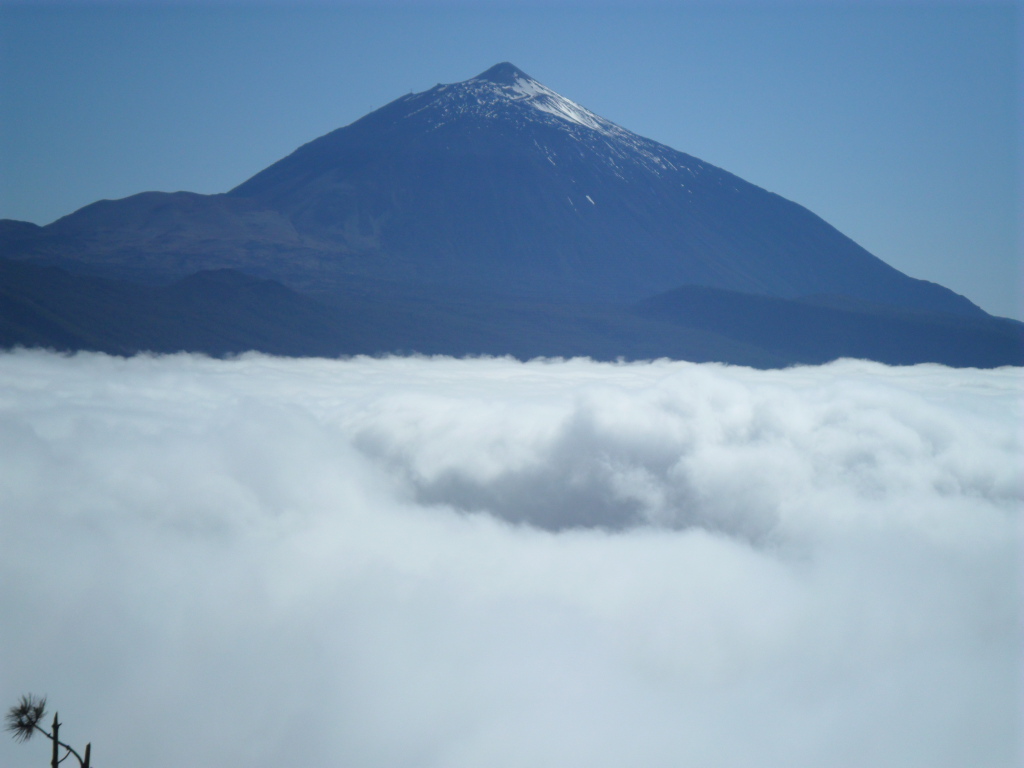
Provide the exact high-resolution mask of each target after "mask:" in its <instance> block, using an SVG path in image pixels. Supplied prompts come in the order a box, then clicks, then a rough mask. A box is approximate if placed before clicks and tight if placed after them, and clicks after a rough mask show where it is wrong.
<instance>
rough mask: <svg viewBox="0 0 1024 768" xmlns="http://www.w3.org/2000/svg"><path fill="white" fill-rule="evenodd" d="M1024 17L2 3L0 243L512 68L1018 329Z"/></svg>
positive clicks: (998, 11) (943, 10)
mask: <svg viewBox="0 0 1024 768" xmlns="http://www.w3.org/2000/svg"><path fill="white" fill-rule="evenodd" d="M1021 24H1022V21H1021V11H1020V7H1019V6H1018V5H1016V4H1014V3H1005V2H1004V3H974V2H946V3H927V2H895V3H894V2H890V3H878V2H867V3H857V4H854V3H849V2H826V1H824V0H821V1H819V2H800V3H794V2H773V1H772V0H763V1H762V2H726V3H710V2H676V3H669V2H661V3H657V2H642V1H641V2H631V3H625V2H598V3H581V2H557V0H556V2H547V3H537V2H500V1H499V0H492V1H489V2H488V1H486V0H479V1H478V2H471V1H469V0H466V1H464V2H445V3H441V2H436V1H431V0H420V1H419V2H412V1H407V2H383V3H368V2H362V3H355V2H340V1H336V2H329V1H321V2H306V1H303V0H293V1H292V2H287V1H285V0H277V1H276V2H274V1H273V0H271V1H270V2H261V3H247V2H243V1H242V0H233V1H230V0H224V1H223V2H207V3H191V2H136V3H127V2H121V3H97V2H81V1H80V2H66V3H12V2H0V104H2V105H3V106H2V109H0V115H2V116H0V217H2V218H16V219H24V220H28V221H34V222H36V223H39V224H45V223H49V222H50V221H53V220H54V219H56V218H58V217H60V216H63V215H65V214H67V213H70V212H72V211H73V210H75V209H77V208H79V207H81V206H83V205H86V204H88V203H90V202H93V201H94V200H97V199H101V198H118V197H124V196H126V195H130V194H133V193H136V192H141V191H144V190H153V189H155V190H164V191H174V190H179V189H185V190H191V191H196V192H206V193H213V192H223V191H226V190H228V189H230V188H232V187H234V186H236V185H237V184H239V183H241V182H242V181H244V180H245V179H246V178H248V177H249V176H251V175H253V174H254V173H256V172H257V171H259V170H261V169H262V168H264V167H266V166H267V165H269V164H270V163H272V162H273V161H275V160H277V159H279V158H281V157H282V156H284V155H286V154H288V153H289V152H291V151H292V150H293V149H295V148H296V147H297V146H299V145H300V144H302V143H305V142H306V141H309V140H311V139H313V138H316V137H317V136H320V135H322V134H324V133H326V132H328V131H330V130H332V129H334V128H337V127H340V126H342V125H345V124H347V123H350V122H352V121H353V120H356V119H358V118H359V117H361V116H362V115H364V114H366V113H367V112H369V111H371V110H373V109H374V108H377V107H380V106H383V105H384V104H385V103H387V102H388V101H391V100H392V99H394V98H397V97H398V96H401V95H403V94H405V93H408V92H410V91H421V90H425V89H427V88H429V87H431V86H433V85H434V84H436V83H438V82H455V81H458V80H464V79H466V78H469V77H472V76H473V75H476V74H477V73H479V72H481V71H483V70H484V69H486V68H487V67H489V66H490V65H492V64H494V63H496V62H498V61H505V60H507V61H512V62H513V63H515V64H516V65H517V66H519V67H520V68H521V69H523V70H524V71H526V72H527V73H529V74H530V75H532V76H533V77H535V78H536V79H538V80H540V81H541V82H543V83H545V84H546V85H548V86H550V87H552V88H554V89H555V90H556V91H558V92H560V93H562V94H563V95H565V96H567V97H569V98H571V99H573V100H575V101H578V102H580V103H582V104H584V105H585V106H587V107H589V108H590V109H592V110H593V111H595V112H597V113H598V114H601V115H602V116H604V117H607V118H609V119H611V120H613V121H615V122H617V123H619V124H620V125H622V126H623V127H625V128H628V129H630V130H633V131H635V132H637V133H640V134H642V135H644V136H648V137H650V138H653V139H656V140H658V141H661V142H663V143H665V144H668V145H670V146H672V147H674V148H676V149H679V150H681V151H684V152H688V153H690V154H692V155H696V156H697V157H699V158H701V159H703V160H705V161H707V162H710V163H713V164H715V165H718V166H720V167H722V168H725V169H726V170H728V171H731V172H733V173H736V174H737V175H739V176H741V177H743V178H745V179H747V180H748V181H751V182H753V183H755V184H758V185H760V186H762V187H764V188H766V189H769V190H771V191H773V192H777V193H779V194H781V195H783V196H785V197H787V198H790V199H792V200H794V201H796V202H798V203H801V204H802V205H804V206H806V207H807V208H809V209H811V210H812V211H814V212H815V213H817V214H818V215H820V216H822V218H824V219H825V220H827V221H829V222H830V223H832V224H833V225H835V226H836V227H837V228H838V229H839V230H841V231H842V232H844V233H845V234H847V235H849V236H850V237H852V238H853V239H854V240H856V241H857V242H859V243H860V244H861V245H863V246H865V247H866V248H867V249H868V250H870V251H871V252H873V253H874V254H875V255H877V256H879V257H880V258H882V259H883V260H885V261H887V262H889V263H890V264H892V265H893V266H895V267H897V268H898V269H901V270H903V271H904V272H906V273H908V274H910V275H912V276H914V277H919V278H924V279H928V280H933V281H935V282H939V283H942V284H943V285H946V286H948V287H950V288H952V289H954V290H956V291H958V292H960V293H963V294H964V295H966V296H967V297H968V298H970V299H971V300H973V301H974V302H976V303H978V304H979V305H980V306H982V307H983V308H984V309H986V310H988V311H990V312H993V313H995V314H999V315H1004V316H1013V317H1018V318H1024V305H1022V300H1021V295H1022V279H1021V265H1022V261H1024V259H1022V250H1024V246H1022V243H1024V236H1022V230H1021V221H1020V214H1019V211H1020V209H1021V177H1022V165H1021V163H1022V152H1021V138H1020V136H1021V98H1022V97H1021V83H1020V76H1019V72H1020V69H1021V67H1020V65H1021V62H1020V52H1021V38H1022V33H1021V29H1022V26H1021Z"/></svg>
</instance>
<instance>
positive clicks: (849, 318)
mask: <svg viewBox="0 0 1024 768" xmlns="http://www.w3.org/2000/svg"><path fill="white" fill-rule="evenodd" d="M384 296H385V292H383V291H379V290H378V291H369V292H368V291H366V290H362V289H360V290H356V291H352V292H350V293H348V294H344V295H343V294H334V295H332V296H330V297H329V299H325V298H324V297H321V298H313V297H310V296H304V295H301V294H298V293H296V292H294V291H292V290H291V289H289V288H286V287H284V286H283V285H281V284H280V283H276V282H273V281H270V280H263V279H259V278H253V277H250V276H248V275H245V274H243V273H240V272H236V271H233V270H214V271H207V272H200V273H197V274H195V275H191V276H189V277H187V278H185V279H183V280H181V281H178V282H176V283H174V284H171V285H169V286H166V287H155V286H145V285H138V284H132V283H127V282H124V281H118V280H110V279H105V278H98V277H89V276H82V275H74V274H71V273H68V272H66V271H65V270H62V269H59V268H56V267H40V266H35V265H32V264H26V263H22V262H11V261H7V260H3V259H0V348H4V347H7V348H10V347H13V346H18V345H21V346H35V347H49V348H53V349H59V350H76V349H88V350H97V351H104V352H110V353H113V354H133V353H135V352H140V351H153V352H177V351H181V350H185V351H192V352H205V353H207V354H212V355H224V354H231V353H238V352H244V351H247V350H257V351H262V352H268V353H271V354H279V355H302V356H305V355H309V356H326V357H334V356H338V355H355V354H378V353H387V352H397V353H409V352H418V353H422V354H447V355H458V356H462V355H482V354H496V353H497V352H498V351H500V353H501V354H509V355H512V356H514V357H518V358H520V359H524V360H525V359H530V358H534V357H571V356H575V355H585V356H589V357H593V358H595V359H599V360H614V359H617V358H620V357H622V358H626V359H650V358H657V357H671V358H676V359H686V360H693V361H698V362H700V361H721V362H729V363H735V364H741V365H750V366H755V367H761V368H767V367H779V366H784V365H789V364H793V363H819V362H825V361H827V360H832V359H835V358H837V357H842V356H847V357H866V358H871V359H875V360H881V361H884V362H889V363H898V364H908V363H917V362H941V363H946V364H948V365H957V366H966V365H972V366H996V365H1007V364H1016V365H1021V364H1024V325H1022V324H1020V323H1015V322H1014V321H1010V320H999V319H991V318H981V319H969V318H962V317H958V316H955V315H933V314H922V313H907V312H894V311H893V310H891V309H890V308H888V307H884V306H879V305H864V304H863V303H857V304H855V305H851V304H850V302H849V300H847V299H835V298H833V297H823V298H819V299H813V300H811V299H808V300H803V301H796V300H786V299H775V298H770V297H763V296H752V295H749V294H739V293H735V292H730V291H722V290H720V289H712V288H706V287H698V286H691V287H687V288H683V289H678V290H676V291H672V292H670V293H668V294H665V295H662V296H658V297H654V298H652V299H648V300H645V301H644V302H641V303H640V304H639V305H638V306H636V307H633V308H632V309H630V308H626V307H620V306H615V305H565V304H562V303H557V302H556V303H551V302H547V303H545V302H537V301H529V300H509V299H500V298H497V297H490V300H488V301H470V300H467V299H464V298H463V299H459V298H455V297H451V296H443V297H437V298H430V297H427V296H423V295H419V296H416V295H411V294H405V295H403V294H401V293H399V292H394V293H392V294H388V298H384ZM837 302H838V304H839V306H835V305H836V303H837Z"/></svg>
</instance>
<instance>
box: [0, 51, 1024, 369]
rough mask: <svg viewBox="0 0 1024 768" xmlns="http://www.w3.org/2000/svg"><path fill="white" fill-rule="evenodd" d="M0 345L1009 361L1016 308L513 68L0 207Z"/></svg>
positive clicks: (1018, 346)
mask: <svg viewBox="0 0 1024 768" xmlns="http://www.w3.org/2000/svg"><path fill="white" fill-rule="evenodd" d="M0 345H3V346H5V347H12V346H17V345H22V346H40V347H52V348H56V349H61V350H79V349H88V350H101V351H106V352H111V353H116V354H131V353H134V352H137V351H142V350H149V351H155V352H171V351H179V350H188V351H197V352H206V353H209V354H215V355H221V354H230V353H235V352H242V351H246V350H259V351H264V352H269V353H273V354H279V355H292V356H309V355H323V356H337V355H351V354H364V353H365V354H380V353H388V352H404V353H409V352H420V353H426V354H450V355H478V354H490V355H505V354H509V355H514V356H516V357H520V358H531V357H536V356H563V357H567V356H577V355H586V356H590V357H594V358H598V359H617V358H620V357H621V358H626V359H644V358H656V357H671V358H677V359H686V360H694V361H711V360H714V361H722V362H729V363H737V364H744V365H752V366H758V367H775V366H784V365H790V364H794V363H820V362H826V361H828V360H832V359H835V358H838V357H859V358H867V359H872V360H878V361H881V362H886V363H893V364H909V363H917V362H938V363H944V364H947V365H953V366H977V367H992V366H999V365H1022V364H1024V324H1021V323H1018V322H1016V321H1013V320H1008V319H1005V318H996V317H992V316H990V315H988V314H986V313H985V312H984V311H982V310H981V309H980V308H978V307H977V306H975V305H974V304H972V303H971V302H970V301H968V300H967V299H966V298H964V297H963V296H960V295H958V294H956V293H954V292H952V291H950V290H948V289H946V288H943V287H942V286H939V285H936V284H934V283H929V282H926V281H923V280H915V279H913V278H911V277H908V276H906V275H904V274H902V273H901V272H899V271H897V270H895V269H893V268H892V267H890V266H888V265H887V264H885V263H884V262H882V261H881V260H880V259H878V258H876V257H874V256H872V255H871V254H870V253H868V252H867V251H865V250H864V249H863V248H861V247H860V246H858V245H857V244H856V243H854V242H853V241H852V240H850V239H849V238H847V237H845V236H844V235H843V234H841V233H840V232H838V231H837V230H836V229H834V228H833V227H831V226H829V225H828V224H827V223H825V222H824V221H822V220H821V219H820V218H818V217H817V216H815V215H814V214H813V213H811V212H809V211H808V210H806V209H805V208H802V207H801V206H799V205H797V204H795V203H792V202H790V201H788V200H785V199H783V198H781V197H779V196H778V195H775V194H772V193H770V192H766V191H765V190H763V189H760V188H758V187H756V186H754V185H752V184H749V183H747V182H745V181H743V180H742V179H740V178H738V177H736V176H733V175H732V174H729V173H727V172H725V171H723V170H721V169H719V168H716V167H714V166H712V165H709V164H707V163H704V162H702V161H700V160H698V159H696V158H694V157H691V156H689V155H686V154H683V153H682V152H677V151H676V150H674V149H671V148H669V147H666V146H664V145H662V144H658V143H657V142H654V141H651V140H649V139H645V138H643V137H641V136H638V135H636V134H634V133H631V132H629V131H627V130H625V129H623V128H620V127H619V126H617V125H615V124H613V123H610V122H609V121H607V120H605V119H603V118H601V117H598V116H597V115H595V114H593V113H592V112H590V111H589V110H587V109H585V108H584V107H582V106H580V105H578V104H576V103H574V102H572V101H570V100H569V99H566V98H564V97H563V96H560V95H559V94H557V93H555V92H554V91H552V90H550V89H549V88H547V87H545V86H544V85H542V84H540V83H539V82H537V81H536V80H533V79H532V78H530V77H528V76H527V75H525V74H524V73H523V72H521V71H520V70H518V69H517V68H515V67H514V66H512V65H511V64H507V63H505V64H498V65H497V66H495V67H492V68H491V69H489V70H487V71H486V72H484V73H483V74H481V75H478V76H477V77H475V78H472V79H471V80H466V81H464V82H461V83H455V84H452V85H438V86H436V87H434V88H432V89H430V90H428V91H425V92H423V93H418V94H411V95H408V96H403V97H402V98H400V99H397V100H396V101H393V102H391V103H390V104H388V105H387V106H385V107H383V108H381V109H379V110H377V111H375V112H373V113H371V114H369V115H367V116H366V117H363V118H362V119H360V120H358V121H356V122H355V123H352V124H351V125H349V126H346V127H344V128H341V129H338V130H336V131H333V132H332V133H329V134H327V135H326V136H323V137H321V138H319V139H316V140H315V141H312V142H310V143H308V144H306V145H304V146H302V147H300V148H299V149H297V150H296V151H295V152H293V153H292V154H291V155H289V156H288V157H285V158H284V159H282V160H280V161H278V162H277V163H275V164H273V165H271V166H270V167H269V168H267V169H265V170H263V171H261V172H260V173H258V174H256V175H255V176H253V177H252V178H251V179H249V180H248V181H246V182H245V183H243V184H241V185H240V186H238V187H236V188H235V189H233V190H231V191H230V192H228V193H226V194H219V195H198V194H192V193H187V192H178V193H173V194H168V193H159V192H148V193H143V194H139V195H134V196H132V197H128V198H125V199H123V200H104V201H100V202H97V203H93V204H92V205H88V206H86V207H85V208H82V209H81V210H79V211H76V212H75V213H72V214H71V215H69V216H66V217H64V218H62V219H60V220H58V221H56V222H54V223H53V224H50V225H49V226H46V227H37V226H35V225H33V224H29V223H26V222H18V221H9V220H7V221H0Z"/></svg>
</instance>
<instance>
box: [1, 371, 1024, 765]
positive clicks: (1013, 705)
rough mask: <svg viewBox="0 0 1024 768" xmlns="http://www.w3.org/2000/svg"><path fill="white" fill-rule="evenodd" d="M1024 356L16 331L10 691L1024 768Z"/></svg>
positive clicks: (216, 754) (442, 761) (400, 755)
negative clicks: (732, 361) (770, 362)
mask: <svg viewBox="0 0 1024 768" xmlns="http://www.w3.org/2000/svg"><path fill="white" fill-rule="evenodd" d="M1020 375H1021V371H1020V370H1019V369H1016V370H1013V369H1003V370H996V371H973V370H950V369H946V368H942V367H938V366H918V367H914V368H886V367H884V366H880V365H874V364H869V363H862V362H851V361H843V362H839V363H836V364H833V365H829V366H824V367H819V368H796V369H790V370H785V371H769V372H761V371H752V370H748V369H741V368H731V367H724V366H716V365H693V364H687V363H669V362H664V361H661V362H655V363H646V364H630V365H607V364H596V363H592V362H589V361H581V360H572V361H561V362H550V361H549V362H533V363H528V364H522V363H518V362H514V361H511V360H452V359H417V358H391V359H383V360H375V359H355V360H350V361H325V360H301V361H299V360H280V359H274V358H268V357H262V356H246V357H244V358H241V359H239V360H234V361H214V360H208V359H204V358H198V357H190V356H173V357H163V358H135V359H131V360H121V359H116V358H108V357H103V356H97V355H78V356H75V357H70V358H69V357H60V356H56V355H50V354H45V353H38V352H18V353H15V354H7V355H4V356H2V357H0V615H2V616H3V617H4V618H3V621H2V622H0V693H3V695H4V696H5V702H6V704H4V705H5V706H7V705H9V704H13V703H14V701H15V700H16V698H17V696H18V695H20V694H21V693H25V692H28V691H32V692H35V693H47V694H48V695H49V697H50V702H51V705H53V706H56V707H58V708H59V709H60V710H61V717H62V719H63V720H64V722H65V727H64V730H63V731H62V733H64V734H65V735H67V737H68V738H69V739H71V740H72V742H73V743H75V744H82V743H84V742H85V741H86V740H90V739H91V740H92V742H93V744H94V758H95V762H96V764H97V765H102V766H107V767H108V768H112V767H113V766H117V765H125V766H127V765H147V766H156V767H157V768H159V767H160V766H181V765H189V766H198V767H200V768H201V767H202V766H223V765H246V766H257V767H258V766H281V765H300V764H325V765H358V766H370V767H372V766H389V767H391V766H410V767H412V766H416V767H417V768H419V767H422V766H437V767H438V768H441V767H444V768H449V767H450V768H461V767H462V766H466V767H467V768H468V767H469V766H474V767H476V766H481V765H486V766H489V767H493V768H500V767H501V766H527V765H529V766H559V767H560V768H561V767H562V766H574V765H581V766H588V768H600V767H602V766H631V765H643V766H645V767H647V766H651V767H655V766H666V767H667V766H672V767H673V768H676V767H677V766H687V765H694V766H704V765H716V766H750V765H767V766H771V765H780V766H783V765H784V766H789V767H792V768H799V767H800V766H814V767H815V768H817V767H819V766H823V765H829V766H832V765H842V766H871V768H880V767H883V766H900V768H904V767H905V766H922V767H924V766H927V768H941V766H951V767H952V766H956V767H957V768H959V767H960V766H964V765H971V766H978V767H985V766H1007V767H1009V766H1016V765H1018V764H1019V759H1020V756H1021V754H1020V741H1019V732H1018V729H1019V723H1020V722H1021V709H1020V704H1021V698H1020V696H1021V671H1022V667H1021V653H1020V647H1021V640H1022V638H1021V624H1020V615H1019V605H1020V597H1021V595H1020V591H1021V590H1020V587H1021V581H1020V570H1019V566H1020V560H1019V554H1020V543H1021V526H1020V512H1021V485H1020V484H1021V475H1020V472H1021V466H1022V465H1021V461H1022V450H1021V447H1020V442H1019V438H1020V435H1019V425H1020V424H1021V397H1020V396H1021V379H1020ZM488 513H489V514H488ZM595 523H596V524H598V525H595ZM0 703H3V702H0ZM45 759H46V749H45V746H44V745H42V744H40V743H36V742H35V741H33V742H30V743H29V744H26V745H20V744H15V743H13V742H10V741H9V740H4V741H3V742H2V743H0V763H2V764H3V765H6V766H14V767H20V766H29V765H37V764H39V763H40V761H41V760H45Z"/></svg>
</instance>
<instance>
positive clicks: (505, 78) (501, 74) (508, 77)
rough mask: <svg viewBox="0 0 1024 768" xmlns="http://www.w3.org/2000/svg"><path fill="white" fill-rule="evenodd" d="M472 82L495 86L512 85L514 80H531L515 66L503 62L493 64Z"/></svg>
mask: <svg viewBox="0 0 1024 768" xmlns="http://www.w3.org/2000/svg"><path fill="white" fill-rule="evenodd" d="M471 79H472V80H487V81H489V82H492V83H495V84H497V85H514V84H515V82H516V80H533V78H532V77H530V76H529V75H528V74H526V73H525V72H523V70H521V69H519V67H517V66H516V65H515V64H512V63H510V62H507V61H503V62H501V63H500V64H495V65H494V66H493V67H491V68H490V69H488V70H487V71H486V72H481V73H480V74H479V75H477V76H476V77H474V78H471Z"/></svg>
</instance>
